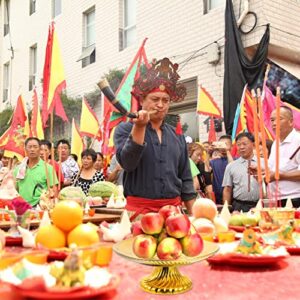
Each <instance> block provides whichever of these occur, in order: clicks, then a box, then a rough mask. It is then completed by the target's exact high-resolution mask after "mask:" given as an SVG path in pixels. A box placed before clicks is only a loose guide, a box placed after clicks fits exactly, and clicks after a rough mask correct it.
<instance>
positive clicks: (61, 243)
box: [35, 225, 66, 249]
mask: <svg viewBox="0 0 300 300" xmlns="http://www.w3.org/2000/svg"><path fill="white" fill-rule="evenodd" d="M35 243H36V244H37V245H38V244H41V245H42V246H44V247H46V248H49V249H54V248H62V247H65V246H66V235H65V233H64V232H63V231H62V230H60V229H59V228H58V227H56V226H55V225H44V226H41V227H40V228H39V229H38V231H37V234H36V237H35Z"/></svg>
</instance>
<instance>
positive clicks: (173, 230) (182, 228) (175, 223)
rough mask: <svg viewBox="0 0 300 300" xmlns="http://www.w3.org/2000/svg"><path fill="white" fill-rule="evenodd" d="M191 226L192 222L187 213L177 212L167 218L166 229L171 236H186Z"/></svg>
mask: <svg viewBox="0 0 300 300" xmlns="http://www.w3.org/2000/svg"><path fill="white" fill-rule="evenodd" d="M190 227H191V222H190V220H189V218H188V216H187V215H183V214H177V215H173V216H170V217H168V218H167V220H166V230H167V233H168V235H169V236H172V237H174V238H177V239H180V238H183V237H185V236H186V235H187V234H188V233H189V231H190Z"/></svg>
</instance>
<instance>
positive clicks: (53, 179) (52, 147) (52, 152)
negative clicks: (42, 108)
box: [49, 110, 55, 192]
mask: <svg viewBox="0 0 300 300" xmlns="http://www.w3.org/2000/svg"><path fill="white" fill-rule="evenodd" d="M53 123H54V116H53V110H52V112H51V115H50V143H51V165H52V184H53V186H54V184H55V167H54V142H53ZM49 192H50V189H49Z"/></svg>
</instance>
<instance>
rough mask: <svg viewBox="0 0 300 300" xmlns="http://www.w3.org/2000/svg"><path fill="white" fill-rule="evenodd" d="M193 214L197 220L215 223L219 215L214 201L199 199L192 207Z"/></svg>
mask: <svg viewBox="0 0 300 300" xmlns="http://www.w3.org/2000/svg"><path fill="white" fill-rule="evenodd" d="M192 213H193V216H194V217H195V218H206V219H209V220H211V221H213V220H214V218H215V217H216V216H217V214H218V210H217V206H216V204H215V202H213V201H212V200H210V199H207V198H199V199H197V200H196V201H195V203H194V205H193V207H192Z"/></svg>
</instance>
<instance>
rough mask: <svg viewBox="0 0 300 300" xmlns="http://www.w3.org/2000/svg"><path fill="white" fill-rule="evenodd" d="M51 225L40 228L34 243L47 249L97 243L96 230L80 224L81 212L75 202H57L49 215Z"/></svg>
mask: <svg viewBox="0 0 300 300" xmlns="http://www.w3.org/2000/svg"><path fill="white" fill-rule="evenodd" d="M51 219H52V223H53V224H51V225H45V226H40V228H39V229H38V232H37V235H36V238H35V242H36V244H37V245H38V244H40V245H42V246H44V247H46V248H49V249H55V248H63V247H66V246H70V245H76V246H78V247H85V246H90V245H92V244H95V243H98V242H99V236H98V233H97V229H95V227H94V225H92V224H82V220H83V210H82V207H81V206H80V205H79V204H78V203H77V202H75V201H72V200H64V201H61V202H59V203H58V204H57V205H56V206H55V207H54V209H53V211H52V213H51Z"/></svg>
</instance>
